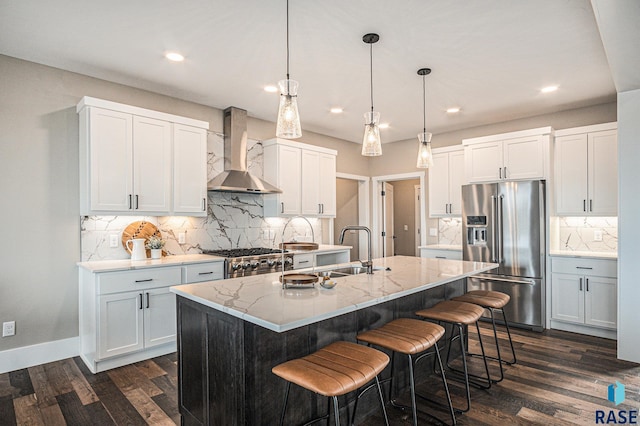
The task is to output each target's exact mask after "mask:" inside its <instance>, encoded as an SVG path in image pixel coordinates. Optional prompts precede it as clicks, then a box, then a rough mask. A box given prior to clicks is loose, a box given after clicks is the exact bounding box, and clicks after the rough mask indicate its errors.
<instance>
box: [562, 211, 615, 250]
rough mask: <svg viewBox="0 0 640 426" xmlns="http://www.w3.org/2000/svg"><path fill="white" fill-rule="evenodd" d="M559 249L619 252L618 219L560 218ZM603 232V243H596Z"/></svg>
mask: <svg viewBox="0 0 640 426" xmlns="http://www.w3.org/2000/svg"><path fill="white" fill-rule="evenodd" d="M557 220H558V231H559V232H558V238H559V244H558V249H559V250H563V251H595V252H614V253H615V252H617V251H618V218H617V217H558V218H557ZM596 232H602V241H595V235H596Z"/></svg>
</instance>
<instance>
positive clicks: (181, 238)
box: [178, 232, 187, 244]
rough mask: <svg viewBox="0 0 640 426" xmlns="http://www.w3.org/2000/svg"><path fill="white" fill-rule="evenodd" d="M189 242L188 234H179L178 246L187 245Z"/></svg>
mask: <svg viewBox="0 0 640 426" xmlns="http://www.w3.org/2000/svg"><path fill="white" fill-rule="evenodd" d="M186 242H187V233H186V232H178V244H185V243H186Z"/></svg>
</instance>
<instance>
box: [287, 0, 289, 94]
mask: <svg viewBox="0 0 640 426" xmlns="http://www.w3.org/2000/svg"><path fill="white" fill-rule="evenodd" d="M287 80H289V0H287ZM287 91H288V90H287Z"/></svg>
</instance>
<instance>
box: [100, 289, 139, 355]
mask: <svg viewBox="0 0 640 426" xmlns="http://www.w3.org/2000/svg"><path fill="white" fill-rule="evenodd" d="M143 296H144V295H143V293H142V292H137V291H132V292H126V293H117V294H108V295H105V296H99V304H100V323H99V326H98V335H99V338H98V340H99V345H98V358H99V359H103V358H108V357H112V356H116V355H122V354H126V353H129V352H134V351H138V350H140V349H142V348H143V347H144V339H143V326H142V323H143V305H142V303H143Z"/></svg>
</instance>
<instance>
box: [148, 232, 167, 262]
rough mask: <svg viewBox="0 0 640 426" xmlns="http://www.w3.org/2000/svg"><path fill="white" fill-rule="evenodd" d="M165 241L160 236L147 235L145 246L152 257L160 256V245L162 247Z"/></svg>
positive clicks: (158, 257)
mask: <svg viewBox="0 0 640 426" xmlns="http://www.w3.org/2000/svg"><path fill="white" fill-rule="evenodd" d="M165 243H166V241H165V240H163V239H162V238H160V237H156V236H155V235H153V236H151V237H149V240H147V244H146V246H145V247H146V248H147V249H149V250H151V258H152V259H160V258H162V247H164V244H165Z"/></svg>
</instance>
